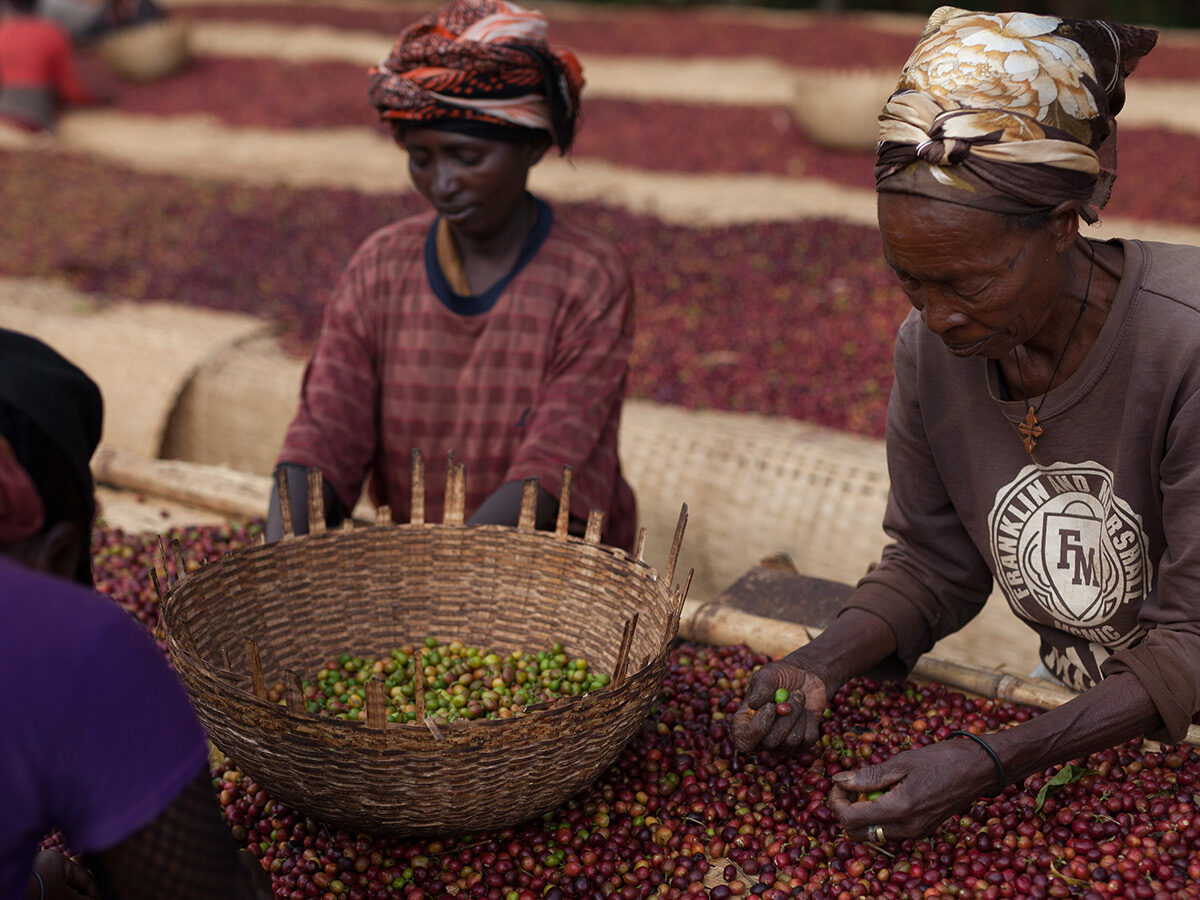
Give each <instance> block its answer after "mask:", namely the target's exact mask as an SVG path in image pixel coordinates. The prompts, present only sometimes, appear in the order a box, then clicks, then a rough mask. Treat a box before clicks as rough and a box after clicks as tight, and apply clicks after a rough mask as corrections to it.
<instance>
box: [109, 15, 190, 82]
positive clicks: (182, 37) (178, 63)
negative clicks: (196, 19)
mask: <svg viewBox="0 0 1200 900" xmlns="http://www.w3.org/2000/svg"><path fill="white" fill-rule="evenodd" d="M95 46H96V51H97V52H98V53H99V54H100V58H101V59H103V60H104V61H105V62H106V63H107V64H108V65H109V67H110V68H111V69H112V70H113V72H115V73H116V74H117V75H118V76H119V77H120V78H124V79H126V80H127V81H156V80H158V79H159V78H165V77H166V76H167V75H170V74H172V73H173V72H177V71H178V70H179V69H181V68H182V67H183V65H184V64H185V63H186V62H187V61H188V59H190V58H191V52H190V49H189V45H188V27H187V25H186V24H185V23H183V22H181V21H179V20H178V19H162V20H159V21H156V22H146V23H143V24H137V25H129V26H126V27H124V28H118V29H116V30H115V31H113V32H111V33H110V34H107V35H105V36H104V37H102V38H100V39H99V40H97V41H96V45H95Z"/></svg>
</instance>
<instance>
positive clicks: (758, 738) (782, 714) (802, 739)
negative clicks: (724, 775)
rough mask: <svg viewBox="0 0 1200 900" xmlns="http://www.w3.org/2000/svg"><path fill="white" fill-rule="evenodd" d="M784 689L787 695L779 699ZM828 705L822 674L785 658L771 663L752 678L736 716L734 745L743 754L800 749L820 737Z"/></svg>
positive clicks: (788, 751) (827, 694) (733, 725)
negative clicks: (761, 750)
mask: <svg viewBox="0 0 1200 900" xmlns="http://www.w3.org/2000/svg"><path fill="white" fill-rule="evenodd" d="M785 691H786V693H787V698H786V699H783V700H782V702H781V701H778V700H776V696H777V695H778V696H779V697H781V698H782V697H783V693H782V692H785ZM777 692H778V693H777ZM828 705H829V690H828V685H827V684H826V683H825V680H824V679H823V678H822V677H821V676H819V675H817V674H816V673H815V672H813V671H811V670H809V669H806V668H804V667H802V666H800V665H797V664H796V663H794V662H789V661H788V660H787V659H786V658H785V659H777V660H774V661H772V662H769V663H767V664H766V665H765V666H763V667H762V668H761V669H759V670H758V671H757V672H755V673H754V675H753V676H752V677H751V679H750V688H749V690H747V691H746V696H745V698H744V699H743V700H742V705H741V706H740V707H739V708H738V711H737V712H736V713H734V715H733V724H732V728H733V740H734V744H735V745H736V746H737V749H738V750H739V751H740V752H742V753H749V752H752V751H754V750H757V749H760V748H761V749H764V750H781V751H783V752H787V753H791V752H795V751H797V750H801V749H803V748H804V747H807V746H808V745H809V744H812V743H814V742H815V741H816V740H817V738H818V737H819V736H820V726H821V716H822V714H823V713H824V712H825V708H826V707H827V706H828Z"/></svg>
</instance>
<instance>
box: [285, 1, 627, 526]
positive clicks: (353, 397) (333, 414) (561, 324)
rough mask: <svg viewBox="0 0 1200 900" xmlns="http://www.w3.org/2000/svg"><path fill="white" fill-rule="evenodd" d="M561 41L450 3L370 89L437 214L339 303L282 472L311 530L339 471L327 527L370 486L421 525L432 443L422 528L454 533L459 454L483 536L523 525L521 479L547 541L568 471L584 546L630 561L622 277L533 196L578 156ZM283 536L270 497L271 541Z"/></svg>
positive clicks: (413, 226) (539, 20) (385, 251)
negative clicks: (419, 491) (547, 159)
mask: <svg viewBox="0 0 1200 900" xmlns="http://www.w3.org/2000/svg"><path fill="white" fill-rule="evenodd" d="M546 35H547V26H546V20H545V18H544V17H543V16H542V15H541V14H540V13H537V12H531V11H528V10H525V9H522V8H521V7H519V6H517V5H516V4H513V3H507V2H505V0H452V2H450V3H448V4H446V5H445V6H443V7H442V8H441V9H439V10H437V11H436V12H434V13H432V14H431V15H428V16H426V17H425V18H423V19H421V20H420V21H418V22H416V23H414V24H413V25H411V26H409V27H408V28H406V29H405V30H404V31H403V32H402V33H401V35H400V37H399V39H398V40H397V41H396V44H395V46H394V47H393V48H392V51H391V54H390V55H389V56H388V58H387V59H386V60H385V61H384V62H383V63H382V64H381V65H380V66H379V67H378V68H376V69H374V70H373V71H372V73H371V77H370V98H371V100H372V102H373V103H374V105H375V106H376V108H377V109H378V110H379V112H380V115H381V117H382V119H383V121H384V122H387V123H389V124H390V125H391V127H392V130H393V133H394V135H395V138H396V140H397V142H398V143H399V144H401V145H402V146H403V147H404V148H405V150H406V151H407V153H408V170H409V174H410V176H411V178H412V182H413V184H414V186H415V187H416V188H417V190H418V191H419V192H420V194H421V195H422V196H423V197H424V198H425V199H426V200H427V201H428V202H429V205H430V207H432V208H431V209H430V210H428V211H427V212H424V213H421V214H418V215H416V216H413V217H411V218H408V219H405V220H403V221H400V222H396V223H394V224H392V225H389V226H386V227H385V228H383V229H381V230H380V231H378V232H376V233H375V234H374V235H372V236H371V237H370V238H368V239H367V241H366V242H365V243H364V244H363V245H362V246H361V247H360V248H359V249H358V251H357V252H356V253H355V255H354V257H353V259H352V260H351V261H350V264H349V266H348V268H347V269H346V271H345V273H344V274H343V276H342V278H341V281H340V283H339V284H338V287H337V290H336V292H335V294H334V297H333V299H332V301H331V302H330V304H329V306H328V309H327V312H326V315H325V321H324V325H323V328H322V332H321V335H320V337H319V339H318V342H317V346H316V350H315V352H314V354H313V356H312V359H311V361H310V362H309V364H308V368H307V370H306V372H305V375H304V383H303V387H302V389H301V396H300V407H299V410H298V412H297V413H296V416H295V418H294V419H293V421H292V423H291V426H290V427H289V429H288V432H287V435H286V438H285V440H284V444H283V448H282V450H281V452H280V454H279V457H278V460H279V466H280V467H283V468H284V469H285V470H286V471H288V472H289V476H288V484H289V493H290V494H292V496H291V497H290V501H291V504H290V505H291V510H292V517H293V527H294V530H295V532H296V533H298V534H303V533H305V532H306V531H307V530H308V518H307V503H306V494H307V482H306V475H305V470H306V469H309V468H316V469H319V470H320V471H321V473H322V476H323V477H324V480H325V485H326V496H325V510H326V520H327V522H328V524H331V525H332V524H336V523H337V522H340V521H341V520H342V518H344V517H345V516H346V515H348V513H349V510H351V509H352V508H353V507H354V505H355V503H356V502H357V500H358V498H359V494H360V492H361V490H362V486H363V484H364V481H366V480H367V479H368V477H369V482H370V494H371V498H372V499H373V500H374V502H375V504H376V505H377V506H382V505H385V504H386V505H387V506H389V507H390V508H391V513H392V517H393V519H395V520H397V521H404V520H406V518H407V515H408V511H409V509H410V505H411V497H410V493H411V491H410V487H411V476H410V469H411V456H412V451H413V450H414V449H419V450H420V451H421V452H422V454H423V455H424V458H425V460H426V461H427V473H428V477H427V485H428V489H427V492H426V498H427V499H426V503H427V506H428V507H429V509H428V510H427V513H426V515H427V520H429V521H440V520H441V514H442V497H443V495H444V490H443V486H444V483H445V482H444V478H445V469H444V467H443V465H442V460H444V459H446V458H447V456H448V454H451V453H453V455H454V460H455V462H456V463H462V464H464V465H465V472H466V505H465V509H466V516H467V517H468V518H469V521H470V522H472V523H477V524H483V523H491V524H504V525H515V524H516V523H517V519H518V516H519V511H520V502H521V489H522V482H523V480H524V479H526V478H530V477H536V478H537V479H538V503H537V515H536V520H537V525H538V527H552V526H553V524H554V522H555V520H556V517H557V510H558V501H559V496H560V493H561V481H562V469H563V466H564V465H569V466H570V467H571V469H572V472H573V476H572V477H573V480H572V490H571V509H570V515H571V530H572V531H573V532H575V533H581V531H582V527H583V524H584V522H585V521H586V519H587V516H588V512H589V510H591V509H598V510H600V511H602V512H603V513H604V514H605V521H604V530H603V540H604V541H605V542H606V543H608V544H611V545H614V546H617V547H623V548H626V549H631V548H632V546H633V542H634V537H635V529H636V510H635V503H634V497H633V492H632V490H631V489H630V487H629V485H628V483H627V482H626V481H625V478H624V477H623V475H622V474H621V467H620V462H619V460H618V458H617V429H618V426H619V423H620V415H621V405H622V401H623V398H624V394H625V386H626V380H627V376H628V371H629V354H630V351H631V347H632V338H633V287H632V283H631V279H630V275H629V271H628V267H627V265H626V263H625V260H624V258H623V257H622V255H621V253H620V251H619V250H618V249H617V248H616V247H615V246H614V245H613V244H612V243H611V242H610V241H608V240H607V239H605V238H603V237H602V236H600V235H599V234H597V233H596V232H594V231H592V230H590V229H587V228H584V227H582V226H580V225H577V224H574V223H571V222H568V221H566V220H565V219H563V218H562V217H560V216H559V215H558V214H557V213H556V212H555V211H554V210H553V209H551V207H550V206H549V205H548V204H547V203H546V202H545V201H543V200H541V199H538V198H536V197H534V196H533V195H532V194H530V193H529V191H528V189H527V188H526V182H527V180H528V177H529V170H530V169H531V167H532V166H534V165H535V164H536V163H537V162H538V161H539V160H541V158H542V156H543V155H544V154H545V153H546V152H547V150H549V149H550V147H551V146H557V147H558V149H559V151H560V153H564V154H565V153H566V152H567V150H568V149H570V147H571V142H572V140H573V139H574V135H575V129H576V125H577V122H578V118H579V100H580V92H581V89H582V87H583V76H582V71H581V69H580V66H579V62H578V60H577V59H576V58H575V56H574V55H573V54H571V53H570V52H568V51H565V50H556V49H553V48H551V47H550V46H549V44H548V43H547V38H546ZM281 533H282V517H281V513H280V503H279V497H278V495H277V492H274V493H273V494H272V498H271V503H270V511H269V514H268V521H267V538H268V540H275V539H278V538H279V536H280V535H281Z"/></svg>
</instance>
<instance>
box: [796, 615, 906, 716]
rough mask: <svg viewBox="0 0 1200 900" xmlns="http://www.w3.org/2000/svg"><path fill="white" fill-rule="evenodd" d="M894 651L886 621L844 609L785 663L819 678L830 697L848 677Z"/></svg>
mask: <svg viewBox="0 0 1200 900" xmlns="http://www.w3.org/2000/svg"><path fill="white" fill-rule="evenodd" d="M895 652H896V636H895V634H894V633H893V632H892V629H891V628H890V627H889V626H888V624H887V622H885V621H884V620H883V619H881V618H879V616H877V615H875V614H874V613H870V612H867V611H866V610H862V609H847V610H845V611H844V612H842V613H841V614H840V615H839V616H838V617H837V618H836V619H834V620H833V622H832V623H831V624H830V625H829V627H828V628H826V629H825V630H824V631H822V632H821V633H820V634H819V635H817V636H816V637H815V638H813V639H812V640H811V641H809V642H808V643H807V644H805V645H804V646H803V647H799V648H797V649H796V650H793V651H792V652H791V653H789V654H788V655H787V656H786V657H784V659H785V660H787V661H788V662H790V663H793V664H794V665H797V666H799V667H801V668H803V669H807V670H809V671H811V672H813V673H814V674H816V675H818V676H819V677H820V678H821V680H822V681H824V682H825V685H826V687H827V689H828V692H829V694H830V696H832V695H833V693H834V692H835V691H837V689H838V688H839V687H841V686H842V685H843V684H845V683H846V682H847V681H849V680H850V679H851V678H853V677H855V676H856V675H861V674H862V673H863V672H865V671H867V670H868V669H870V668H871V667H872V666H874V665H876V664H878V663H880V662H882V661H883V660H885V659H887V658H888V657H889V656H891V655H892V654H893V653H895Z"/></svg>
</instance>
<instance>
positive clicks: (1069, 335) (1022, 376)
mask: <svg viewBox="0 0 1200 900" xmlns="http://www.w3.org/2000/svg"><path fill="white" fill-rule="evenodd" d="M1088 250H1089V251H1091V262H1090V263H1089V265H1088V277H1087V286H1086V287H1085V288H1084V289H1083V302H1081V303H1080V304H1079V313H1078V314H1077V315H1076V316H1075V323H1074V324H1073V325H1072V326H1071V330H1070V331H1069V332H1067V342H1066V343H1065V344H1063V348H1062V352H1061V353H1059V354H1058V362H1056V363H1055V364H1054V371H1053V372H1051V373H1050V381H1049V383H1048V384H1047V385H1046V390H1045V393H1043V394H1042V399H1041V400H1039V401H1038V405H1037V406H1036V407H1031V406H1030V403H1029V394H1027V393H1026V391H1025V374H1024V373H1023V372H1022V371H1021V356H1020V354H1019V353H1017V351H1016V350H1015V349H1014V350H1013V359H1015V360H1016V361H1017V378H1018V379H1019V380H1020V382H1021V402H1022V403H1024V404H1025V406H1027V407H1030V408H1031V409H1033V418H1034V421H1036V420H1037V414H1038V413H1040V412H1041V411H1042V406H1043V405H1044V404H1045V402H1046V395H1047V394H1049V393H1050V389H1051V388H1052V387H1054V379H1055V378H1056V377H1057V376H1058V370H1059V368H1060V367H1061V366H1062V363H1063V360H1064V359H1066V358H1067V348H1068V347H1070V346H1071V339H1072V338H1073V337H1075V329H1077V328H1078V327H1079V323H1080V321H1082V320H1083V311H1084V310H1085V309H1087V302H1088V297H1089V296H1090V295H1091V293H1092V272H1094V271H1095V269H1096V248H1095V247H1093V246H1092V245H1091V243H1090V242H1089V243H1088Z"/></svg>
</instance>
